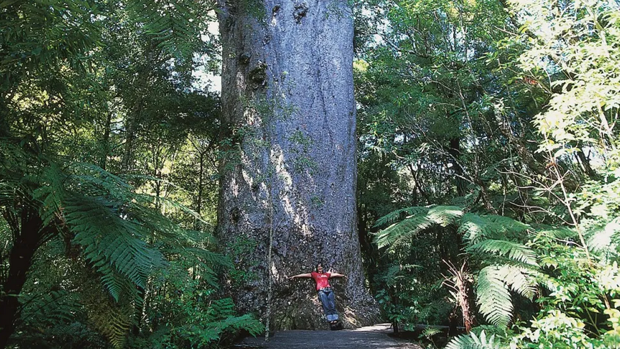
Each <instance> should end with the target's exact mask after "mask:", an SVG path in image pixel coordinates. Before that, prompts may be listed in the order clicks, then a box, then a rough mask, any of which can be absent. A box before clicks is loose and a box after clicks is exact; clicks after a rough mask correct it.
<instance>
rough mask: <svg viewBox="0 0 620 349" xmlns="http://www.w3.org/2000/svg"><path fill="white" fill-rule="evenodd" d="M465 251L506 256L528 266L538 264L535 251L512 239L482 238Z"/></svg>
mask: <svg viewBox="0 0 620 349" xmlns="http://www.w3.org/2000/svg"><path fill="white" fill-rule="evenodd" d="M466 251H467V252H469V253H471V254H484V253H491V254H494V255H497V256H502V257H506V258H508V259H509V260H512V261H515V262H520V263H523V264H527V265H530V266H538V263H537V262H536V253H535V252H534V251H532V249H530V248H529V247H527V246H525V245H523V244H520V243H517V242H513V241H507V240H495V239H489V240H482V241H480V242H478V243H476V244H474V245H471V246H468V247H467V248H466Z"/></svg>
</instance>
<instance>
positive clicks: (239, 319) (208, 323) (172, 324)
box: [131, 258, 264, 348]
mask: <svg viewBox="0 0 620 349" xmlns="http://www.w3.org/2000/svg"><path fill="white" fill-rule="evenodd" d="M188 265H194V264H193V263H192V262H191V260H188V259H185V258H183V259H181V260H178V261H175V262H171V265H170V267H169V268H168V269H166V270H165V271H164V270H162V271H161V272H158V273H156V274H155V275H154V277H155V278H154V282H153V284H152V285H151V289H150V294H151V295H152V296H151V297H152V298H151V299H150V301H149V302H150V303H151V304H152V305H153V306H152V307H150V308H148V309H147V313H148V318H149V319H152V323H149V324H145V325H146V326H148V327H149V330H148V331H144V332H143V333H144V334H143V335H142V336H140V337H137V338H133V339H132V343H133V344H132V345H131V347H137V348H139V347H149V348H186V347H188V346H190V347H200V348H216V347H220V345H224V344H226V343H228V342H229V341H230V340H231V339H233V338H234V336H235V335H237V334H238V333H239V331H247V332H248V333H250V334H251V335H257V334H258V333H260V332H262V331H263V330H264V325H262V324H261V323H260V322H258V321H256V320H255V319H253V318H252V317H251V316H250V315H237V314H236V313H235V311H234V304H233V303H232V300H231V299H229V298H224V299H217V298H215V297H217V295H218V293H219V292H216V291H215V289H214V288H212V287H210V286H208V284H206V283H205V281H206V280H204V279H203V276H204V275H205V274H206V273H207V271H206V270H204V269H202V268H195V267H194V269H193V275H190V274H188V273H187V269H186V268H187V266H188Z"/></svg>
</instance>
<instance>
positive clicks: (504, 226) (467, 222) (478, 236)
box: [459, 213, 531, 244]
mask: <svg viewBox="0 0 620 349" xmlns="http://www.w3.org/2000/svg"><path fill="white" fill-rule="evenodd" d="M529 229H531V227H530V226H529V225H528V224H525V223H521V222H519V221H516V220H514V219H512V218H509V217H504V216H496V215H477V214H474V213H466V214H465V215H463V218H462V219H461V226H460V227H459V233H461V234H462V235H463V236H464V238H465V240H466V241H468V242H469V243H470V244H475V243H477V242H479V241H481V240H483V239H490V238H497V239H500V238H505V237H508V236H513V237H520V236H523V235H524V234H523V233H524V232H526V231H528V230H529Z"/></svg>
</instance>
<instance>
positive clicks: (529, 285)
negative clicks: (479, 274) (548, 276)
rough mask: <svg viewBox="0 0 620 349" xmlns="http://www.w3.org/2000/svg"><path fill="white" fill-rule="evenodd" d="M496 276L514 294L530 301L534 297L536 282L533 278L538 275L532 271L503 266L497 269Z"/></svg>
mask: <svg viewBox="0 0 620 349" xmlns="http://www.w3.org/2000/svg"><path fill="white" fill-rule="evenodd" d="M497 275H498V276H499V277H500V278H502V279H503V281H504V282H505V283H506V285H507V286H508V287H510V289H511V290H513V291H514V292H516V293H518V294H520V295H522V296H524V297H525V298H527V299H529V300H532V299H533V298H534V296H535V295H536V286H537V285H538V282H537V280H536V278H535V276H536V275H538V273H537V272H536V271H534V270H531V269H528V268H524V267H519V266H514V265H509V264H505V265H502V266H500V267H499V269H498V270H497Z"/></svg>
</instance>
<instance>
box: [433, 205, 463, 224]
mask: <svg viewBox="0 0 620 349" xmlns="http://www.w3.org/2000/svg"><path fill="white" fill-rule="evenodd" d="M427 215H428V218H429V219H430V220H431V221H433V222H435V223H436V224H438V225H440V226H442V227H447V226H448V225H451V224H455V223H457V221H458V220H459V219H460V218H461V217H462V216H463V209H462V208H460V207H458V206H435V207H432V208H430V209H429V210H428V214H427Z"/></svg>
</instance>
